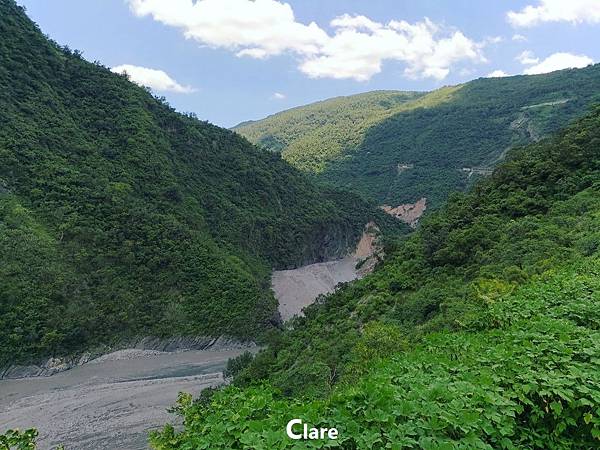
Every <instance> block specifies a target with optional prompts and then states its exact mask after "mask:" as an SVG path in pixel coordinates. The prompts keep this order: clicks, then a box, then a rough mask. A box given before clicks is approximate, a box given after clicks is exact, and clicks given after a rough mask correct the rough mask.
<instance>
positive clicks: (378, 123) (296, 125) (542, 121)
mask: <svg viewBox="0 0 600 450" xmlns="http://www.w3.org/2000/svg"><path fill="white" fill-rule="evenodd" d="M598 86H600V65H595V66H590V67H587V68H585V69H573V70H563V71H560V72H554V73H550V74H545V75H535V76H514V77H506V78H481V79H478V80H474V81H471V82H468V83H465V84H463V85H459V86H454V87H444V88H441V89H439V90H437V91H433V92H429V93H420V94H419V93H413V92H394V91H385V92H371V93H367V94H361V95H356V96H350V97H340V98H335V99H331V100H327V101H324V102H319V103H315V104H312V105H308V106H304V107H299V108H295V109H291V110H289V111H284V112H281V113H279V114H275V115H273V116H270V117H268V118H266V119H264V120H260V121H256V122H248V123H244V124H240V125H238V126H237V127H235V128H234V129H235V130H236V131H237V132H239V133H240V134H242V135H244V136H246V137H247V138H248V139H250V140H251V141H252V142H255V143H257V144H259V145H260V146H262V147H265V148H267V149H269V150H272V151H275V152H281V153H282V155H283V158H284V159H285V160H287V161H289V162H290V163H291V164H293V165H294V166H296V167H298V168H299V169H301V170H303V171H306V172H309V173H312V174H314V175H315V176H316V177H317V178H318V179H320V180H324V181H327V182H330V183H332V184H334V185H336V186H343V187H345V188H350V189H353V190H355V191H356V192H359V193H361V194H363V195H366V196H367V197H370V198H372V199H374V200H376V201H377V202H378V204H379V205H384V204H387V205H390V206H394V207H395V206H397V205H399V204H405V203H414V202H416V201H417V200H420V199H421V198H426V199H427V204H428V206H429V207H434V208H435V207H437V206H440V205H441V204H442V203H443V201H445V199H446V198H447V197H448V195H449V193H451V192H453V191H456V190H464V189H465V188H466V187H468V186H469V185H471V184H472V182H473V181H474V180H475V179H477V178H478V177H479V176H480V175H481V174H487V173H489V169H491V168H493V167H494V166H495V165H496V164H497V163H498V162H499V161H500V160H501V159H502V157H503V155H504V153H505V152H506V150H507V149H508V148H510V147H513V146H515V145H523V144H526V143H529V142H532V141H537V140H539V139H540V138H541V137H543V136H546V135H548V134H549V133H552V132H555V131H557V130H558V129H560V128H562V127H564V126H566V125H567V124H568V123H569V122H570V121H571V120H573V119H574V118H575V117H577V116H579V115H580V114H582V113H583V112H584V111H586V109H587V108H588V107H589V105H590V104H593V103H594V102H596V101H600V93H599V91H598ZM471 169H475V170H471Z"/></svg>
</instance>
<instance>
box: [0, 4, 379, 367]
mask: <svg viewBox="0 0 600 450" xmlns="http://www.w3.org/2000/svg"><path fill="white" fill-rule="evenodd" d="M0 91H1V92H2V95H0V162H1V163H0V259H1V260H2V264H1V265H0V367H2V366H3V365H4V364H6V363H16V362H19V361H25V360H29V359H32V358H36V357H42V356H50V355H63V354H67V353H71V352H74V351H79V350H82V349H85V348H88V347H90V346H94V345H99V344H107V343H112V342H115V341H118V340H120V339H123V338H129V337H134V336H146V335H153V336H173V335H193V336H202V335H209V336H215V335H220V334H227V335H233V336H235V337H238V338H242V339H247V338H256V337H257V336H259V335H260V334H261V333H263V332H264V331H265V330H267V329H269V328H271V327H272V326H273V324H274V323H275V321H276V300H275V299H274V297H273V295H272V293H271V291H270V281H269V275H270V272H271V269H272V268H274V267H275V268H287V267H294V266H296V265H299V264H303V263H305V262H314V261H321V260H324V259H328V258H331V257H335V256H339V255H341V254H345V252H346V251H347V250H348V249H349V248H350V247H351V246H352V245H353V244H354V243H355V242H356V241H357V240H358V238H359V237H360V235H361V233H362V230H363V227H364V225H365V223H367V222H368V221H369V220H371V219H373V218H375V216H377V215H378V214H379V213H377V212H375V213H372V212H371V210H370V208H369V207H368V206H367V205H366V204H365V203H364V202H362V201H360V200H359V199H358V198H357V197H356V196H353V195H348V194H346V193H340V192H338V191H335V190H323V189H320V188H317V187H315V186H314V185H313V184H312V183H311V182H309V181H307V180H306V178H305V176H304V175H303V174H301V173H300V172H299V171H297V170H296V169H294V168H292V167H290V166H289V165H288V164H287V163H286V162H284V161H282V160H281V158H280V156H279V155H276V154H268V153H265V152H264V151H261V150H259V149H257V148H255V147H254V146H252V145H251V144H249V143H248V142H247V141H246V140H245V139H243V138H242V137H240V136H238V135H237V134H235V133H233V132H231V131H228V130H224V129H221V128H218V127H215V126H212V125H210V124H208V123H205V122H200V121H199V120H197V119H196V118H194V117H192V116H186V115H182V114H179V113H176V112H175V111H174V110H173V108H171V107H170V106H169V105H168V104H166V102H165V101H164V100H162V99H156V98H154V97H153V96H152V95H150V93H149V92H147V91H146V90H145V89H143V88H140V87H138V86H136V85H134V84H133V83H131V82H129V81H128V80H127V78H126V77H124V76H119V75H115V74H113V73H111V72H110V70H109V69H108V68H105V67H103V66H101V65H99V64H92V63H89V62H87V61H85V60H84V59H83V58H82V56H81V54H80V53H79V52H76V51H71V50H70V49H68V48H66V47H60V46H58V45H57V44H56V43H53V42H50V41H48V40H47V38H45V37H44V35H43V34H42V33H41V32H40V30H39V29H38V28H37V26H35V25H34V24H33V23H32V22H31V21H30V20H29V19H28V18H27V17H26V16H25V14H24V13H23V11H22V9H21V8H20V7H18V6H17V5H16V4H15V3H14V2H13V1H12V0H0Z"/></svg>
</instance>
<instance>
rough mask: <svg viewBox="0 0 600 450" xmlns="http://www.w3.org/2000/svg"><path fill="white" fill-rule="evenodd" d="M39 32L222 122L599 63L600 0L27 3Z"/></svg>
mask: <svg viewBox="0 0 600 450" xmlns="http://www.w3.org/2000/svg"><path fill="white" fill-rule="evenodd" d="M18 2H19V3H20V4H22V5H24V6H25V7H26V8H27V11H28V14H29V16H30V17H31V18H32V19H33V20H35V21H36V22H37V23H38V24H39V25H40V26H41V28H42V30H43V31H44V32H45V33H46V34H48V35H49V36H50V37H52V38H53V39H54V40H56V41H58V42H59V43H60V44H67V45H69V46H70V47H71V48H74V49H79V50H81V51H83V54H84V57H85V58H87V59H88V60H90V61H94V60H98V61H100V62H102V63H103V64H104V65H106V66H109V67H113V68H115V70H119V71H122V70H126V71H127V72H128V73H129V75H130V77H131V78H132V79H133V80H134V81H137V82H139V83H142V84H146V85H149V86H150V87H152V88H153V91H154V92H156V93H157V94H159V95H164V96H165V97H167V99H168V100H169V102H170V103H171V104H172V105H173V106H174V107H176V108H177V109H178V110H180V111H184V112H195V113H196V114H197V115H198V117H199V118H201V119H204V120H209V121H211V122H213V123H215V124H217V125H221V126H227V127H229V126H233V125H235V124H236V123H238V122H241V121H244V120H249V119H258V118H262V117H264V116H267V115H269V114H272V113H275V112H277V111H280V110H283V109H288V108H291V107H294V106H298V105H303V104H307V103H311V102H314V101H317V100H322V99H325V98H329V97H334V96H338V95H349V94H354V93H359V92H364V91H370V90H375V89H397V90H432V89H435V88H438V87H441V86H444V85H449V84H457V83H461V82H464V81H468V80H470V79H474V78H478V77H481V76H488V75H489V74H491V73H495V75H504V74H510V75H513V74H521V73H541V72H547V71H550V70H555V69H559V68H564V67H580V66H585V65H587V64H589V63H591V62H599V61H600V47H599V46H598V45H597V43H598V42H600V0H522V1H521V0H519V1H517V0H502V1H500V0H498V1H493V0H486V1H481V0H420V1H416V0H415V1H402V0H370V1H365V0H288V1H287V2H281V1H277V0H85V1H81V0H53V1H51V2H49V1H44V0H18Z"/></svg>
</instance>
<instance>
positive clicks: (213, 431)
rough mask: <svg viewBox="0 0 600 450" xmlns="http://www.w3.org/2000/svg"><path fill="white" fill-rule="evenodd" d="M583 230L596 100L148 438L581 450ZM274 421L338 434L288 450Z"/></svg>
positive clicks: (599, 137) (594, 362) (596, 159)
mask: <svg viewBox="0 0 600 450" xmlns="http://www.w3.org/2000/svg"><path fill="white" fill-rule="evenodd" d="M593 69H594V70H596V68H593ZM578 73H580V74H582V73H583V74H585V73H588V74H589V73H592V72H590V71H587V72H586V71H583V72H578ZM568 75H569V73H568V72H564V73H561V74H556V76H559V77H562V76H568ZM537 79H538V80H542V81H543V80H547V79H548V78H543V77H541V78H537ZM531 80H534V78H532V79H531ZM505 82H506V83H510V82H511V80H506V81H505ZM424 113H425V112H424ZM573 113H575V112H573ZM548 120H550V119H548ZM598 230H600V108H597V107H596V108H595V109H594V110H593V111H592V112H591V113H589V114H588V115H587V116H585V117H584V118H582V119H580V120H578V121H577V122H576V123H575V124H573V125H572V126H570V127H569V128H567V129H566V130H565V131H563V132H561V133H560V134H559V135H558V136H557V137H555V138H553V139H545V140H542V141H540V142H539V143H536V144H531V145H529V146H526V147H519V148H516V149H514V150H511V151H510V152H508V154H507V156H506V161H504V162H503V163H502V164H500V165H499V167H498V168H497V169H496V170H495V172H494V173H493V174H492V175H491V176H490V177H488V178H486V179H482V180H480V182H479V183H477V184H476V185H475V186H474V188H473V189H472V190H471V191H470V192H469V193H466V194H454V195H452V196H451V198H450V200H449V201H448V202H447V204H446V205H445V206H444V207H443V208H441V209H440V210H439V211H437V212H435V213H433V214H431V215H430V216H429V217H427V218H425V219H424V221H423V223H422V225H421V227H420V228H419V229H418V230H417V231H416V232H415V233H413V234H412V235H411V236H409V237H407V238H406V239H405V240H404V241H403V242H401V243H399V244H398V246H397V248H395V250H393V251H391V252H390V253H388V257H387V259H386V261H385V262H384V264H383V266H382V267H380V268H379V269H378V270H376V271H375V272H374V273H373V274H371V275H369V276H367V277H366V278H364V279H362V280H360V281H358V282H353V283H350V284H348V285H346V286H345V287H343V288H342V289H340V290H339V291H337V292H336V293H334V294H332V295H330V296H328V297H326V298H322V299H321V300H320V301H319V302H318V303H317V304H315V305H312V306H311V307H309V308H307V309H306V310H305V312H306V315H305V317H302V318H298V319H295V320H294V321H293V322H292V323H291V324H290V325H289V327H288V328H287V329H286V331H285V332H283V333H281V334H278V335H276V336H274V337H273V338H272V340H271V342H270V345H269V346H268V348H267V349H266V350H264V351H262V352H261V353H259V354H258V356H256V357H255V358H254V359H253V358H252V357H251V356H249V355H246V356H245V357H242V358H238V359H237V360H234V361H232V362H231V363H230V365H229V373H231V374H236V377H235V379H234V386H231V387H227V388H225V389H221V390H219V391H217V392H214V393H204V394H203V395H202V396H201V398H200V399H198V400H197V401H195V402H192V401H191V397H190V396H186V395H182V396H181V398H180V401H179V404H180V405H179V406H180V407H179V408H178V411H179V413H180V414H181V415H182V416H183V418H184V420H185V428H184V430H183V431H181V432H176V431H175V430H174V429H173V428H172V427H166V428H165V429H164V431H163V432H162V433H158V434H155V435H154V437H153V442H154V445H155V446H156V448H157V449H161V450H167V449H184V448H211V449H221V448H222V449H238V448H239V449H241V448H269V449H284V448H325V447H326V448H344V449H385V448H397V449H402V448H427V449H442V448H465V449H466V448H469V449H472V448H481V449H492V448H503V449H520V448H529V449H583V448H597V447H598V445H599V444H600V416H599V414H598V411H599V410H600V409H599V408H600V359H599V358H598V356H599V353H598V349H600V331H599V326H600V284H599V279H600V278H599V275H600V258H599V257H600V233H599V232H598ZM290 418H300V419H302V420H303V422H304V423H307V424H308V426H309V427H312V426H315V427H327V428H330V427H336V428H337V429H338V431H339V439H338V440H336V441H332V440H322V441H312V442H305V443H302V444H303V445H304V446H302V445H299V444H298V443H297V442H295V441H292V440H290V439H288V438H287V437H286V435H285V434H284V432H283V431H282V430H285V426H286V423H287V422H288V421H289V420H290Z"/></svg>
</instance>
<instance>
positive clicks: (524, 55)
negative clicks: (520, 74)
mask: <svg viewBox="0 0 600 450" xmlns="http://www.w3.org/2000/svg"><path fill="white" fill-rule="evenodd" d="M515 59H516V60H517V61H519V62H520V63H521V64H523V65H525V66H530V65H532V64H537V63H539V62H540V58H536V57H535V55H534V54H533V52H531V51H529V50H525V51H524V52H521V53H520V54H519V55H517V57H516V58H515Z"/></svg>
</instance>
